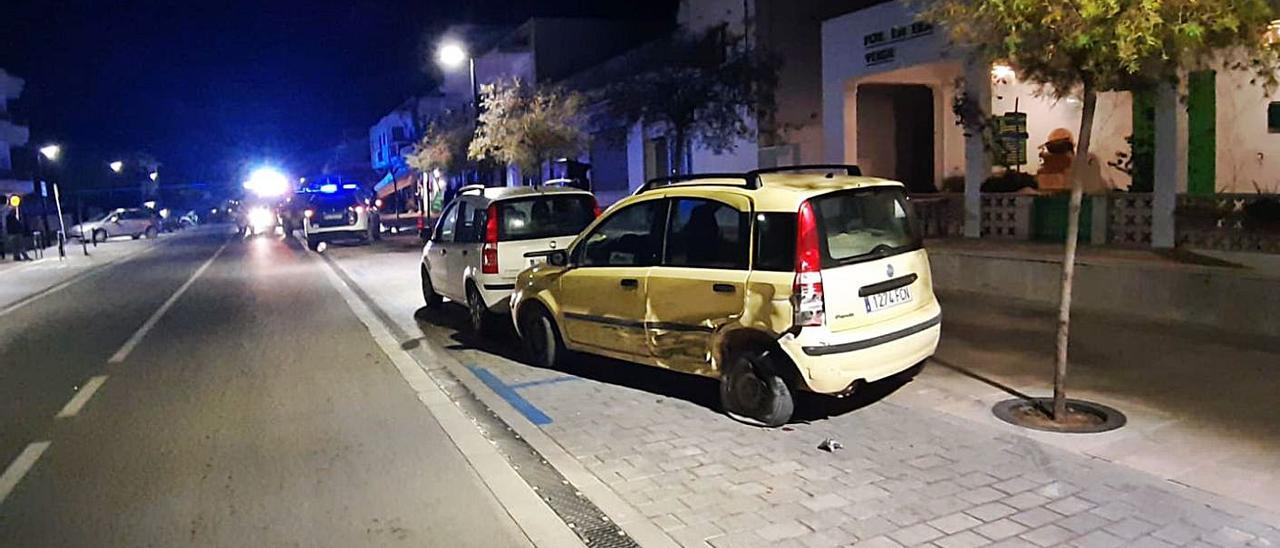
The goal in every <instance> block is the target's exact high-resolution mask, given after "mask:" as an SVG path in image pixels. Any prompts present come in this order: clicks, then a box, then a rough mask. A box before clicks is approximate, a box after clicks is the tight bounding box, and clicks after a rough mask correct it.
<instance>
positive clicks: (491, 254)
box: [480, 204, 498, 274]
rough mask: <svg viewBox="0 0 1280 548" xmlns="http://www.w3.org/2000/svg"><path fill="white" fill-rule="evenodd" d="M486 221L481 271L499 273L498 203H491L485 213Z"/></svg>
mask: <svg viewBox="0 0 1280 548" xmlns="http://www.w3.org/2000/svg"><path fill="white" fill-rule="evenodd" d="M485 217H486V219H485V223H484V249H483V250H482V254H481V259H480V272H483V273H485V274H497V273H498V205H497V204H489V210H488V212H487V213H486V214H485Z"/></svg>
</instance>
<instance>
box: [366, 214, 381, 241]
mask: <svg viewBox="0 0 1280 548" xmlns="http://www.w3.org/2000/svg"><path fill="white" fill-rule="evenodd" d="M369 222H370V223H372V225H373V240H374V241H379V240H382V218H380V217H374V218H373V219H372V220H370V221H369Z"/></svg>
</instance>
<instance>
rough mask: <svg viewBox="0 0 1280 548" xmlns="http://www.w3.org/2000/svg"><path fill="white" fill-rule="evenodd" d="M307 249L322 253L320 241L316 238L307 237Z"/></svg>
mask: <svg viewBox="0 0 1280 548" xmlns="http://www.w3.org/2000/svg"><path fill="white" fill-rule="evenodd" d="M307 249H310V250H312V251H320V239H319V238H317V237H315V236H307Z"/></svg>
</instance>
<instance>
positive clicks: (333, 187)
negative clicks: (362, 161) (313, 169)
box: [320, 184, 338, 194]
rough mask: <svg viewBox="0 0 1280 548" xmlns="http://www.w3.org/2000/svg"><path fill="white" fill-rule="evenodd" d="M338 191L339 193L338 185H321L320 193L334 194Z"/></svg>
mask: <svg viewBox="0 0 1280 548" xmlns="http://www.w3.org/2000/svg"><path fill="white" fill-rule="evenodd" d="M337 191H338V185H335V184H325V185H320V192H323V193H325V194H333V193H334V192H337Z"/></svg>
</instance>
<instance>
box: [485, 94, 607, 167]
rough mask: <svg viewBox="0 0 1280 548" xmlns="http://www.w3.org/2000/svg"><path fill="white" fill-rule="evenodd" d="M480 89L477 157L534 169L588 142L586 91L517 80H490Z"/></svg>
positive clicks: (571, 154)
mask: <svg viewBox="0 0 1280 548" xmlns="http://www.w3.org/2000/svg"><path fill="white" fill-rule="evenodd" d="M480 95H481V98H480V104H481V107H480V108H481V112H480V122H479V126H478V127H477V128H476V133H475V138H474V139H473V140H472V141H471V145H470V147H469V153H468V156H469V157H470V158H471V159H473V160H483V159H493V160H497V161H499V162H502V163H504V164H515V165H517V166H519V167H520V171H521V172H523V173H525V174H530V173H537V172H539V171H540V170H541V168H542V166H543V165H545V164H546V163H547V161H549V160H551V159H553V158H558V157H576V156H577V155H578V154H580V153H581V152H582V150H583V149H584V148H585V147H586V143H587V134H586V132H585V131H583V129H582V127H583V125H584V123H585V121H584V119H583V118H584V116H583V107H584V105H585V104H586V98H585V97H584V96H583V95H582V94H581V93H578V92H576V91H568V90H565V89H561V88H556V87H545V86H532V85H529V84H525V83H523V82H521V81H519V80H516V81H514V82H502V83H498V84H493V85H487V86H485V87H484V89H483V90H481V94H480Z"/></svg>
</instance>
